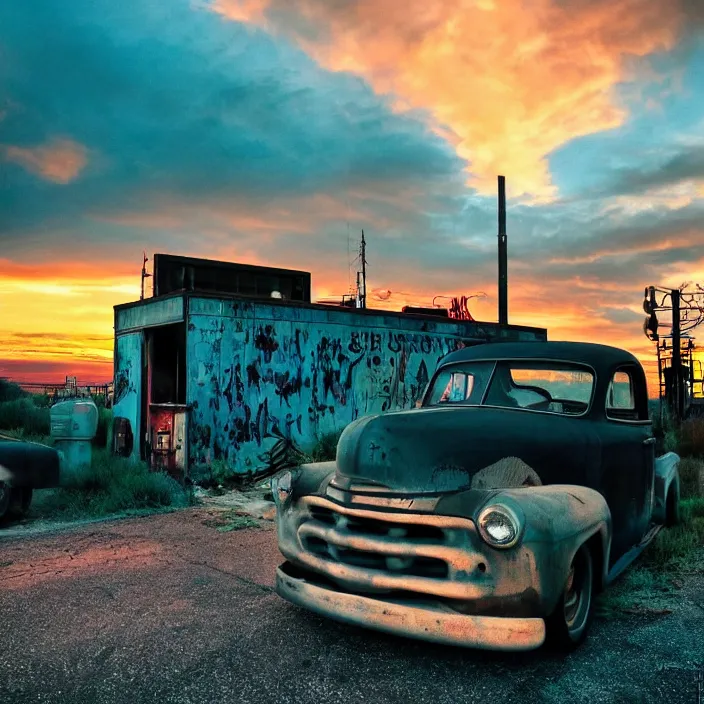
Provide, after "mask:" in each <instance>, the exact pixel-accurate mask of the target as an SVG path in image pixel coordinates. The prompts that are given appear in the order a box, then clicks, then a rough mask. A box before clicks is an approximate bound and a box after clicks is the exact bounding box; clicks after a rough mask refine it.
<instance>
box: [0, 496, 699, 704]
mask: <svg viewBox="0 0 704 704" xmlns="http://www.w3.org/2000/svg"><path fill="white" fill-rule="evenodd" d="M210 513H211V514H212V511H211V512H210ZM280 561H281V559H280V556H279V554H278V551H277V548H276V543H275V534H274V530H273V524H272V523H271V522H268V521H262V528H260V529H245V530H238V531H232V532H218V531H217V530H216V528H215V527H214V525H213V521H212V517H211V516H209V512H208V510H206V509H202V508H199V509H188V510H185V511H179V512H176V513H171V514H165V515H157V516H151V517H146V518H134V519H127V520H121V521H111V522H105V523H99V524H92V525H87V526H81V527H80V528H77V529H73V530H70V531H63V532H58V533H52V534H49V535H37V536H33V537H23V538H10V539H2V538H0V702H2V704H23V703H24V702H52V703H59V702H61V703H64V702H65V703H67V704H69V703H70V704H102V703H103V702H106V703H110V704H112V703H117V702H125V703H126V704H127V703H129V704H139V703H141V702H145V703H146V702H148V703H149V704H161V703H166V702H174V703H178V704H187V703H188V704H191V703H193V704H199V703H204V704H211V703H214V702H238V703H239V702H242V703H247V702H252V703H255V702H256V703H257V704H261V703H263V702H264V703H268V702H300V703H301V704H304V703H305V704H308V703H311V704H312V703H314V702H315V703H318V702H345V704H351V703H355V702H394V703H395V702H398V703H403V704H414V703H415V702H432V704H443V703H445V702H447V703H450V702H451V703H452V704H456V703H458V702H472V701H479V700H487V699H488V700H490V701H493V702H522V701H533V702H551V703H552V702H555V703H556V702H564V701H570V702H662V701H667V702H671V703H672V704H679V703H680V702H682V703H683V704H684V703H686V704H695V702H696V689H695V682H694V672H695V669H696V667H697V664H698V663H704V585H702V584H701V581H702V580H701V575H699V576H697V577H693V578H692V580H693V581H691V583H689V584H688V585H687V587H686V588H685V589H683V591H682V598H681V604H679V606H678V608H677V609H676V611H675V612H674V613H673V614H671V615H668V616H663V617H657V618H653V617H651V618H645V617H643V616H627V617H626V618H624V619H610V620H597V621H596V622H595V623H594V627H593V631H592V634H591V637H590V639H589V641H588V642H587V643H586V644H585V646H584V647H583V648H582V649H580V650H579V651H578V652H576V653H574V654H572V655H569V656H565V655H560V654H550V653H546V652H545V651H537V652H535V653H529V654H525V655H502V654H493V653H483V652H479V651H470V650H464V649H454V648H446V647H438V646H433V645H428V644H425V643H422V642H416V641H410V640H403V639H399V638H394V637H391V636H385V635H383V634H378V633H374V632H371V631H365V630H362V629H358V628H353V627H349V626H345V625H342V624H337V623H334V622H331V621H328V620H325V619H322V618H319V617H317V616H315V615H313V614H310V613H307V612H304V611H301V610H299V609H297V608H295V607H293V606H291V605H289V604H287V603H285V602H283V601H282V600H281V599H279V597H277V596H276V594H275V593H274V592H273V588H272V585H273V574H274V568H275V566H276V565H277V564H278V563H279V562H280Z"/></svg>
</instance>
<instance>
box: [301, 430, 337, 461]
mask: <svg viewBox="0 0 704 704" xmlns="http://www.w3.org/2000/svg"><path fill="white" fill-rule="evenodd" d="M340 435H342V431H341V430H334V431H332V432H330V433H324V434H323V435H321V436H320V437H319V438H318V439H317V440H316V441H315V445H313V447H312V448H311V449H310V451H309V452H306V453H305V461H306V462H332V461H333V460H334V459H335V457H336V455H337V443H338V442H339V440H340Z"/></svg>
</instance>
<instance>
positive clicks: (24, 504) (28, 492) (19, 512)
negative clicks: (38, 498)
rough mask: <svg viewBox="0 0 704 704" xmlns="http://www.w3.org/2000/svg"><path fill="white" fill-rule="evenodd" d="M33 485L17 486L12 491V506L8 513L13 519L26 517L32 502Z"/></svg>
mask: <svg viewBox="0 0 704 704" xmlns="http://www.w3.org/2000/svg"><path fill="white" fill-rule="evenodd" d="M32 494H33V491H32V487H30V486H28V487H16V488H14V489H12V491H11V492H10V506H9V507H8V509H7V515H8V517H9V518H12V519H15V520H17V519H20V518H24V517H25V516H26V515H27V512H28V511H29V506H30V504H31V503H32Z"/></svg>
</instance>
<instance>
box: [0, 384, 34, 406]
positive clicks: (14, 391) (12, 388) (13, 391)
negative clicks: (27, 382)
mask: <svg viewBox="0 0 704 704" xmlns="http://www.w3.org/2000/svg"><path fill="white" fill-rule="evenodd" d="M27 396H29V394H28V393H27V392H26V391H25V390H24V389H22V388H21V387H19V386H18V385H17V384H15V383H14V382H13V381H8V380H7V379H0V403H6V402H7V401H17V400H18V399H20V398H26V397H27Z"/></svg>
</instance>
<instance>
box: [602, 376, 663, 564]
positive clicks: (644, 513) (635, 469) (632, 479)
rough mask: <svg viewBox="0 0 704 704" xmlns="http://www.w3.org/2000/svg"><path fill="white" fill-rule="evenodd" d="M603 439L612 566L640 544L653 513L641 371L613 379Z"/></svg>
mask: <svg viewBox="0 0 704 704" xmlns="http://www.w3.org/2000/svg"><path fill="white" fill-rule="evenodd" d="M601 436H602V482H601V484H602V486H601V490H602V493H603V494H604V497H605V498H606V501H607V503H608V504H609V508H610V509H611V517H612V521H613V539H612V546H611V563H612V564H613V563H614V562H615V561H616V560H617V559H618V558H619V557H620V556H621V555H622V554H623V553H624V552H626V551H627V550H629V549H630V548H631V547H632V546H633V545H636V544H637V543H639V542H640V540H641V538H642V537H643V536H644V535H645V533H646V532H647V530H648V526H649V524H650V520H651V516H652V511H653V500H654V491H655V445H654V442H653V429H652V425H651V423H650V421H649V419H648V407H647V392H646V387H645V376H644V375H643V372H642V369H640V368H638V367H636V366H634V365H624V366H622V367H619V368H618V369H617V370H616V371H615V372H614V374H613V375H612V377H611V381H610V384H609V388H608V392H607V396H606V408H605V420H604V422H603V431H602V433H601Z"/></svg>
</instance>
